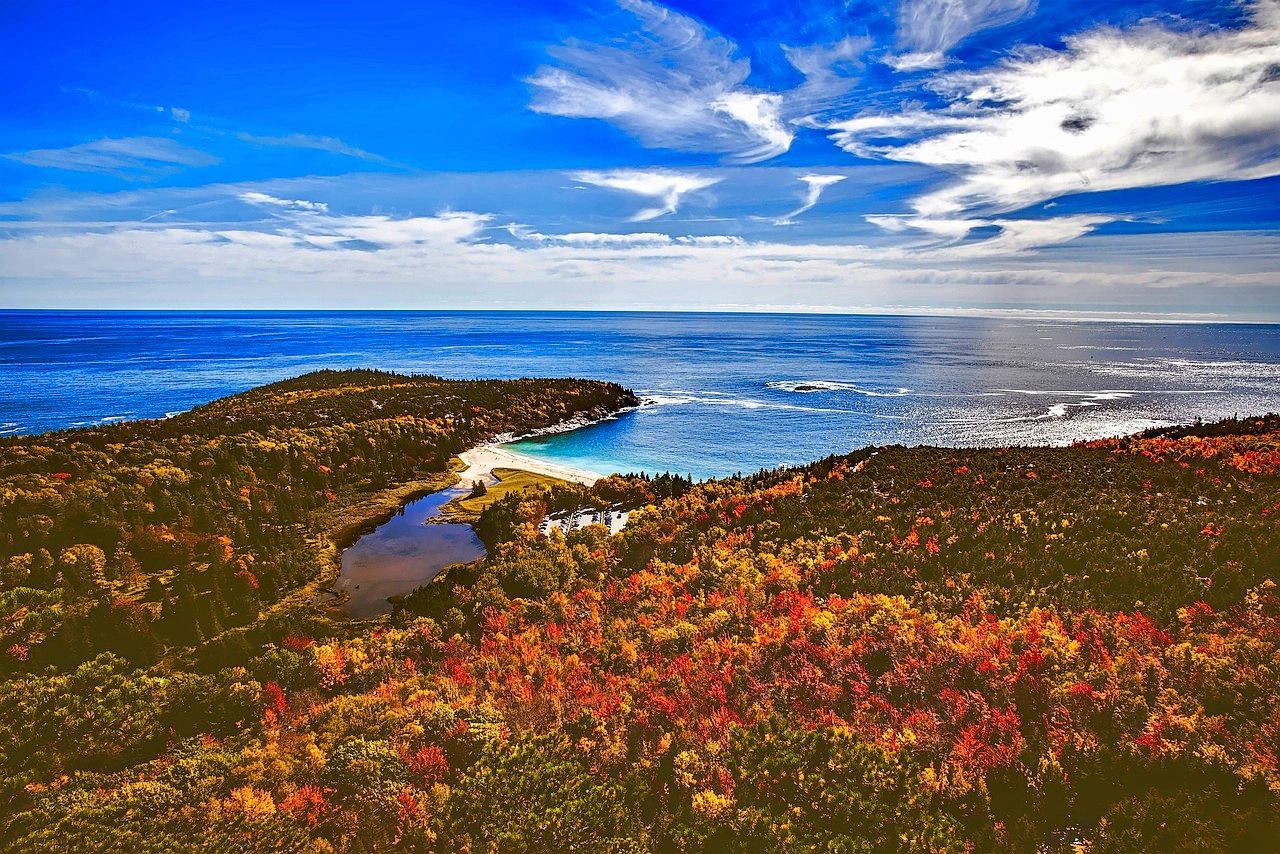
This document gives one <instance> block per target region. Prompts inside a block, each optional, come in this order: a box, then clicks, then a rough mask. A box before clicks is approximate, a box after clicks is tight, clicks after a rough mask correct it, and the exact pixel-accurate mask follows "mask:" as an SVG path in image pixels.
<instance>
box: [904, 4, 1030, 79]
mask: <svg viewBox="0 0 1280 854" xmlns="http://www.w3.org/2000/svg"><path fill="white" fill-rule="evenodd" d="M1035 7H1036V0H901V2H899V4H898V42H899V44H900V45H901V46H902V47H903V48H904V49H905V52H904V53H900V54H897V55H895V56H893V57H890V58H889V60H888V62H889V64H891V65H893V66H894V67H896V68H898V69H899V70H902V71H909V70H915V69H920V68H935V67H937V66H939V65H942V64H943V63H944V62H945V61H946V53H947V51H948V50H950V49H951V48H953V47H955V46H956V45H957V44H959V43H960V42H961V41H963V40H964V39H965V38H967V37H968V36H970V35H972V34H973V33H975V32H977V31H979V30H985V29H988V28H990V27H998V26H1001V25H1003V24H1009V23H1012V22H1014V21H1016V20H1018V19H1019V18H1022V17H1024V16H1026V15H1028V14H1030V13H1031V12H1033V11H1035Z"/></svg>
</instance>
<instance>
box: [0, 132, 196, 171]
mask: <svg viewBox="0 0 1280 854" xmlns="http://www.w3.org/2000/svg"><path fill="white" fill-rule="evenodd" d="M2 156H4V157H6V158H8V159H9V160H16V161H17V162H19V163H25V164H27V165H28V166H39V167H42V168H46V169H65V170H68V171H73V172H101V173H104V174H109V175H117V176H119V177H122V178H128V179H130V180H144V179H148V178H155V177H159V176H161V175H166V174H171V173H173V172H175V171H177V170H178V169H180V168H182V167H198V166H212V165H214V164H216V163H219V162H221V158H219V157H215V156H214V155H212V154H209V153H207V152H204V151H200V150H199V149H196V148H191V147H190V146H187V145H183V144H182V143H180V142H177V141H175V140H172V139H169V138H168V137H163V136H130V137H117V138H113V137H105V138H103V139H98V140H94V141H93V142H83V143H80V144H78V145H70V146H67V147H66V148H38V149H34V150H32V151H16V152H11V153H9V154H5V155H2Z"/></svg>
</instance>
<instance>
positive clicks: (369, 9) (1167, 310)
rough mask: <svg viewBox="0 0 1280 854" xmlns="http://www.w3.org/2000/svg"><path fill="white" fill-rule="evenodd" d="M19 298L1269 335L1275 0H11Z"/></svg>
mask: <svg viewBox="0 0 1280 854" xmlns="http://www.w3.org/2000/svg"><path fill="white" fill-rule="evenodd" d="M0 73H2V74H3V75H4V79H5V80H6V81H8V83H7V84H6V88H5V91H4V93H3V94H2V95H0V306H5V307H64V306H65V307H218V308H260V307H273V308H307V307H351V308H383V307H395V308H485V307H489V308H528V307H532V308H620V309H627V308H654V309H680V308H688V309H740V310H761V309H793V310H815V311H817V310H873V311H874V310H881V311H885V310H889V311H899V310H912V311H917V310H918V311H941V312H967V311H979V312H993V311H994V312H1046V311H1049V312H1066V313H1071V314H1078V315H1083V316H1093V315H1095V314H1096V315H1109V316H1134V317H1145V316H1171V317H1180V316H1195V317H1227V318H1235V319H1273V320H1274V319H1280V280H1278V279H1280V274H1278V273H1277V271H1278V270H1280V263H1278V262H1280V239H1278V227H1280V0H1241V2H1202V0H1190V2H1179V3H1173V2H1128V3H1126V2H1097V0H1072V2H1058V0H1040V2H1036V0H898V2H896V3H895V2H887V3H886V2H857V0H850V2H839V0H834V2H833V1H832V0H828V2H820V0H799V2H777V0H773V2H767V3H766V2H759V0H748V2H736V3H732V4H730V3H718V2H708V0H700V2H683V3H674V4H669V5H663V4H659V3H654V2H649V0H620V2H586V3H583V2H541V3H537V4H534V3H514V2H491V3H486V4H456V3H447V4H446V3H442V2H421V3H413V4H399V3H384V2H366V3H362V4H301V3H298V4H294V3H284V2H281V3H270V4H264V3H256V4H248V3H226V4H219V6H218V7H217V10H216V13H214V12H213V11H210V10H209V8H208V7H202V6H200V4H173V3H145V2H144V3H134V4H129V6H128V7H127V9H126V8H124V7H119V6H114V7H113V6H111V5H110V4H105V5H104V4H88V3H60V2H46V3H39V4H23V5H15V4H10V5H9V6H8V7H7V8H6V11H5V14H4V16H2V18H0Z"/></svg>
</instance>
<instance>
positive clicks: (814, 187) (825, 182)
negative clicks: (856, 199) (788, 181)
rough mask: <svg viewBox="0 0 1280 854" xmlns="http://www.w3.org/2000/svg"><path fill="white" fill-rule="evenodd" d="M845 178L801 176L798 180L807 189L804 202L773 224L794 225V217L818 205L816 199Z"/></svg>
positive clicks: (842, 176)
mask: <svg viewBox="0 0 1280 854" xmlns="http://www.w3.org/2000/svg"><path fill="white" fill-rule="evenodd" d="M847 177H848V176H847V175H801V176H800V180H801V181H803V182H804V183H805V185H806V186H807V187H808V189H807V190H806V191H805V194H804V202H803V203H802V204H801V205H800V207H798V208H796V209H795V210H793V211H791V212H790V213H787V214H783V215H782V216H780V217H778V218H777V219H775V220H774V221H773V224H774V225H794V224H795V221H796V217H798V216H800V214H802V213H804V212H805V211H808V210H812V209H813V207H814V205H816V204H818V199H820V198H822V193H823V191H824V190H826V189H827V187H830V186H832V185H833V184H839V183H840V182H841V181H843V180H844V179H845V178H847Z"/></svg>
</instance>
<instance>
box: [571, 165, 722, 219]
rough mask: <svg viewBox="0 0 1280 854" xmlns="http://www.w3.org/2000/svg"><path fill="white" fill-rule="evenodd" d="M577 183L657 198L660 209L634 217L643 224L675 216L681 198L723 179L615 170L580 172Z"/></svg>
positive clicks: (646, 211) (576, 174) (640, 170)
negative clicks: (667, 216)
mask: <svg viewBox="0 0 1280 854" xmlns="http://www.w3.org/2000/svg"><path fill="white" fill-rule="evenodd" d="M572 177H573V179H574V180H575V181H581V182H582V183H584V184H592V185H594V186H596V187H604V188H607V189H610V190H621V191H623V192H626V193H635V194H636V195H639V196H645V197H648V198H653V199H658V200H660V201H661V202H662V204H661V205H660V206H659V207H656V208H646V209H645V210H642V211H639V212H638V213H636V214H635V215H634V216H632V217H631V220H632V222H644V221H646V220H651V219H657V218H658V217H660V216H665V215H667V214H673V213H675V212H676V211H677V210H679V208H680V201H681V199H682V198H683V197H684V196H685V195H686V194H687V193H692V192H696V191H697V190H704V189H706V188H707V187H710V186H712V185H714V184H718V183H719V182H720V180H721V179H720V178H716V177H711V176H707V175H697V174H692V173H686V172H669V171H665V170H643V169H616V170H613V171H610V172H577V173H575V174H574V175H573V176H572Z"/></svg>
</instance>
